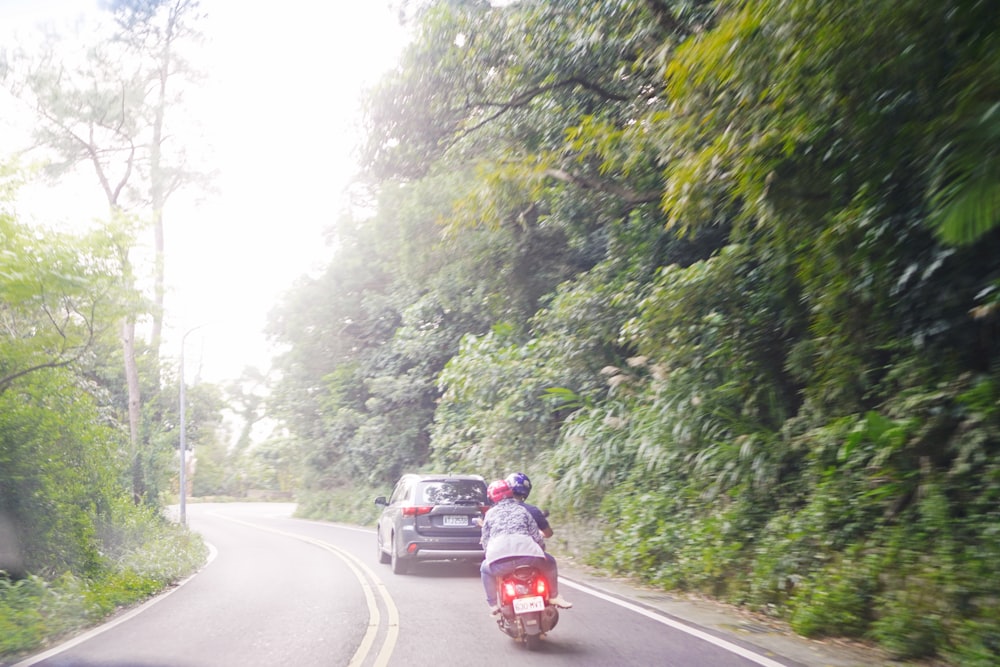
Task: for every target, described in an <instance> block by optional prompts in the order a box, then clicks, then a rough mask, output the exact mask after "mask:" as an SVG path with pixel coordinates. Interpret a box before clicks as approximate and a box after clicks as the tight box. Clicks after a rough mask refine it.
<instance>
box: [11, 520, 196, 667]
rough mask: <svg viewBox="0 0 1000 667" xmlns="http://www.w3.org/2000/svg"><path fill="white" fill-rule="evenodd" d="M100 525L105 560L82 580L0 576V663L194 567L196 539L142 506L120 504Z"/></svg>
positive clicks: (93, 620) (68, 576) (68, 574)
mask: <svg viewBox="0 0 1000 667" xmlns="http://www.w3.org/2000/svg"><path fill="white" fill-rule="evenodd" d="M112 521H113V524H112V523H109V524H108V525H106V526H105V535H104V540H105V541H104V547H105V549H106V553H107V555H108V558H107V559H106V560H104V561H103V562H102V566H101V568H100V569H99V570H97V571H95V572H93V573H91V574H90V575H88V576H85V577H84V576H80V575H77V574H73V573H71V572H64V573H63V574H61V575H59V576H57V577H54V578H51V579H46V578H43V577H40V576H38V575H28V576H26V577H22V578H16V579H15V578H11V577H10V576H9V575H7V574H6V573H3V572H0V658H3V657H12V656H16V655H17V654H18V653H24V652H27V651H31V650H35V649H38V648H40V647H41V646H43V645H44V644H45V643H47V642H51V641H53V640H55V639H58V638H59V637H61V636H64V635H65V634H67V633H70V632H74V631H77V630H80V629H82V628H85V627H87V626H89V625H92V624H93V623H96V622H98V621H100V620H101V619H103V618H105V617H106V616H108V615H110V614H112V613H114V612H116V611H118V610H119V609H120V608H122V607H126V606H129V605H132V604H135V603H137V602H140V601H142V600H144V599H146V598H148V597H149V596H151V595H153V594H155V593H157V592H158V591H160V590H162V589H163V588H164V587H165V586H166V585H168V584H170V583H173V582H176V581H178V580H180V579H181V578H183V577H185V576H187V575H189V574H191V573H192V572H193V571H194V570H196V569H197V568H198V567H200V566H201V565H202V564H203V563H204V561H205V557H206V555H207V549H206V547H205V545H204V543H202V541H201V538H200V537H199V536H197V535H195V534H193V533H190V532H188V531H187V530H185V529H182V528H180V527H179V526H176V525H173V524H168V523H167V522H166V521H165V520H164V519H162V518H161V517H159V516H157V515H156V514H155V513H154V512H153V511H151V510H149V509H148V508H141V507H135V506H133V505H131V504H130V503H129V502H128V501H124V502H122V503H121V504H120V505H119V506H118V507H117V508H116V509H115V511H114V517H113V519H112Z"/></svg>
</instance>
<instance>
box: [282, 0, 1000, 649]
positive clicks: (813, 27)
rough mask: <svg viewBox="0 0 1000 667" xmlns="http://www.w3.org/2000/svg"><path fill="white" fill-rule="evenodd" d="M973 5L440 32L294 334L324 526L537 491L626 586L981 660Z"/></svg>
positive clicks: (995, 397) (379, 100)
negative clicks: (377, 492)
mask: <svg viewBox="0 0 1000 667" xmlns="http://www.w3.org/2000/svg"><path fill="white" fill-rule="evenodd" d="M995 5H996V3H985V2H961V1H958V0H948V1H945V2H940V3H927V2H924V1H922V0H902V1H900V0H849V1H846V2H817V1H814V0H756V1H754V2H721V3H716V2H712V3H708V2H688V1H684V2H680V1H678V2H672V1H668V2H657V3H629V2H619V1H617V0H601V1H597V2H581V1H579V0H559V1H557V2H527V1H526V2H519V3H513V4H511V5H509V6H505V7H503V8H500V7H492V6H490V5H489V3H455V2H432V3H428V4H427V10H426V11H425V12H423V13H420V14H419V15H418V17H417V19H416V24H415V26H414V35H415V38H414V41H413V42H412V44H411V45H410V46H409V48H408V49H407V51H406V53H405V55H404V57H403V59H402V61H401V64H400V67H399V68H398V69H397V70H395V71H394V72H392V73H391V74H390V75H388V76H387V77H386V79H385V80H384V81H383V82H381V83H380V85H379V86H378V87H377V88H376V90H375V91H374V92H373V94H372V97H371V99H370V101H369V107H368V115H367V120H368V122H369V130H370V132H369V137H368V139H369V143H368V146H367V150H366V151H365V153H364V160H365V164H364V167H365V168H366V170H367V171H366V178H368V179H370V182H369V183H368V185H369V186H370V187H371V188H372V193H373V195H374V197H375V199H373V201H376V202H377V206H376V209H377V210H376V212H375V213H374V214H373V216H372V217H371V219H369V220H358V219H350V220H348V221H345V222H344V223H343V224H342V225H341V226H340V228H339V229H338V234H339V237H340V239H341V240H342V247H343V248H344V253H343V255H342V256H339V257H338V258H337V260H336V262H335V263H334V264H332V265H331V268H330V275H329V276H328V277H325V278H324V279H322V280H319V281H316V282H314V283H310V284H308V285H305V286H304V287H303V290H302V291H301V292H299V293H298V294H293V295H292V297H291V300H290V303H289V308H287V310H286V311H285V312H284V313H283V314H282V316H283V317H284V316H287V317H288V318H289V319H288V323H289V324H292V326H289V327H287V328H282V329H281V334H282V337H280V340H282V342H286V343H289V345H290V351H289V354H288V356H287V357H286V358H285V360H284V362H285V364H284V367H283V371H284V372H285V374H286V377H287V378H294V381H291V382H289V383H288V384H287V385H286V387H285V389H284V390H283V391H284V392H285V396H286V398H287V399H288V405H289V406H290V407H291V408H293V409H290V410H289V411H288V412H287V413H286V416H287V418H288V423H289V425H290V426H291V428H292V429H293V431H294V432H295V433H296V435H297V437H300V438H301V439H302V441H303V442H304V443H305V444H304V446H303V450H302V451H303V452H304V454H305V456H306V457H308V467H309V472H308V475H307V477H308V478H309V481H310V484H311V485H312V486H313V489H314V491H316V492H317V496H316V498H317V500H315V501H314V502H315V504H316V506H317V507H319V508H321V511H322V512H324V513H329V512H332V511H335V510H327V509H324V508H325V507H326V505H325V503H326V501H324V500H323V498H325V497H329V496H326V495H324V492H325V491H327V490H330V489H340V488H341V487H342V486H344V485H345V483H346V481H347V480H348V479H357V478H359V477H363V476H367V478H368V479H369V480H373V481H374V480H380V481H382V482H384V483H389V482H391V479H390V477H392V476H393V475H394V474H395V473H398V472H400V471H401V470H403V469H418V468H420V467H421V466H424V465H426V464H429V465H431V466H434V467H436V468H449V469H450V468H455V469H462V470H469V471H471V472H479V473H481V474H485V475H495V474H499V473H501V472H508V471H509V470H510V469H512V468H513V467H520V468H523V469H526V470H538V471H542V470H544V471H545V473H548V474H550V475H551V479H550V480H546V482H545V489H544V490H541V489H540V493H541V496H540V497H542V498H544V499H545V500H546V501H551V503H552V504H553V508H554V509H556V510H558V511H562V512H565V513H566V514H570V515H573V516H575V517H579V518H583V519H585V520H586V519H589V520H591V521H593V522H594V523H595V524H596V525H601V526H606V527H607V528H606V531H605V535H604V538H603V540H601V542H600V544H599V545H598V547H597V548H596V550H595V553H594V554H593V556H592V559H593V561H592V562H594V563H600V564H601V565H604V566H607V567H608V568H610V569H613V570H614V571H615V572H616V573H626V574H632V575H635V576H638V577H640V578H642V579H643V580H645V581H647V582H651V583H654V584H656V585H660V586H666V587H676V588H683V589H688V590H697V591H701V592H705V593H709V594H713V595H718V596H724V597H726V598H727V599H729V600H732V601H735V602H738V603H741V604H745V605H747V606H749V607H751V608H753V609H757V610H762V611H765V612H767V613H770V614H773V615H776V616H780V617H783V618H786V619H788V620H790V621H791V623H792V624H793V626H794V627H795V628H797V629H798V630H799V631H800V632H802V633H804V634H808V635H811V636H824V635H844V634H846V635H851V636H857V637H866V638H872V639H875V640H877V641H879V642H880V643H882V644H883V645H885V646H886V647H888V648H890V649H891V650H893V651H894V652H896V653H897V654H899V655H905V656H909V657H919V656H929V655H933V654H940V655H945V656H948V657H955V658H956V660H957V661H958V662H963V661H966V660H967V661H969V662H970V663H972V664H977V663H979V664H989V662H990V659H991V658H993V657H995V655H994V654H995V653H996V650H997V649H996V628H997V617H996V612H995V607H996V604H995V602H996V600H997V599H998V592H997V590H996V584H995V582H997V581H1000V571H998V569H997V567H998V566H997V563H1000V557H998V553H997V529H996V526H997V525H998V517H997V514H996V509H995V508H996V507H997V501H998V500H1000V490H998V489H1000V481H998V477H997V460H998V459H997V457H998V456H1000V421H998V420H1000V411H998V410H997V407H998V405H1000V403H998V401H1000V392H998V390H997V387H998V386H1000V384H998V383H1000V378H998V375H997V374H998V369H1000V348H998V345H997V342H998V340H1000V339H998V338H997V336H996V333H997V314H998V312H1000V311H998V308H997V303H998V298H997V294H998V290H997V284H998V283H997V279H998V278H997V277H998V275H1000V258H998V256H997V255H996V252H995V247H996V243H997V240H998V239H1000V235H998V232H1000V230H998V229H997V228H996V215H995V212H996V208H997V207H996V201H995V190H996V186H997V180H998V179H997V170H996V162H997V160H996V154H997V142H996V135H997V132H996V129H997V118H998V117H1000V115H998V114H997V111H996V91H997V90H998V86H997V81H998V79H997V71H998V70H997V65H996V63H998V62H1000V58H998V57H997V55H998V52H997V46H998V41H997V35H998V34H1000V9H998V8H997V7H996V6H995ZM293 302H294V303H293ZM543 478H544V476H543ZM337 493H340V491H339V490H338V491H337ZM370 509H371V508H369V510H370ZM348 514H354V511H351V512H348ZM357 515H358V516H361V517H367V516H368V515H367V514H365V513H364V512H363V511H362V510H361V509H360V508H359V509H358V512H357ZM366 520H367V519H366ZM971 637H977V638H976V639H975V640H971V641H970V638H971Z"/></svg>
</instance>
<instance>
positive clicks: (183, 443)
mask: <svg viewBox="0 0 1000 667" xmlns="http://www.w3.org/2000/svg"><path fill="white" fill-rule="evenodd" d="M203 326H205V325H204V324H199V325H198V326H196V327H192V328H190V329H188V330H187V331H185V332H184V335H183V336H181V361H180V381H181V390H180V408H179V411H180V429H181V437H180V445H179V448H178V451H179V453H180V459H181V474H180V488H179V489H178V491H179V492H180V514H181V525H182V526H186V525H187V427H186V425H185V423H184V343H185V342H186V341H187V337H188V334H189V333H191V332H192V331H196V330H197V329H200V328H201V327H203Z"/></svg>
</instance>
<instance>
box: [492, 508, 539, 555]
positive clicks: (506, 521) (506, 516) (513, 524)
mask: <svg viewBox="0 0 1000 667" xmlns="http://www.w3.org/2000/svg"><path fill="white" fill-rule="evenodd" d="M480 541H481V542H482V545H483V548H484V549H485V550H486V559H485V560H486V562H487V563H491V564H492V563H494V562H496V561H498V560H500V559H501V558H510V557H512V556H535V557H538V558H544V557H545V539H544V538H543V537H542V534H541V532H539V530H538V524H537V523H535V520H534V518H532V516H531V513H530V512H528V510H527V509H525V508H524V506H523V505H521V503H520V502H518V501H516V500H514V499H513V498H506V499H504V500H501V501H500V502H498V503H497V504H496V505H494V506H493V507H491V508H490V509H489V511H488V512H486V518H485V519H484V520H483V536H482V539H481V540H480Z"/></svg>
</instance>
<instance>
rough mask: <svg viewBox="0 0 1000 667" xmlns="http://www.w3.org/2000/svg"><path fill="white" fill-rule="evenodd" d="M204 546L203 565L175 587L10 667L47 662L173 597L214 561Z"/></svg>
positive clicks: (210, 550) (213, 552)
mask: <svg viewBox="0 0 1000 667" xmlns="http://www.w3.org/2000/svg"><path fill="white" fill-rule="evenodd" d="M206 546H208V559H207V560H206V561H205V564H204V565H202V566H201V567H200V568H198V570H197V571H196V572H195V573H194V574H191V575H189V576H187V577H186V578H184V579H182V580H181V581H180V582H178V583H177V585H176V586H174V587H173V588H171V589H170V590H168V591H167V592H165V593H160V594H159V595H157V596H156V597H154V598H151V599H149V600H147V601H146V602H144V603H142V604H141V605H139V606H138V607H136V608H135V609H133V610H131V611H129V612H126V613H124V614H122V615H121V616H118V617H116V618H115V619H114V620H111V621H108V622H107V623H105V624H103V625H99V626H97V627H96V628H93V629H91V630H88V631H87V632H84V633H83V634H81V635H77V636H76V637H74V638H73V639H70V640H69V641H67V642H64V643H62V644H60V645H59V646H56V647H54V648H51V649H49V650H48V651H45V652H44V653H39V654H38V655H33V656H31V657H30V658H25V659H24V660H22V661H21V662H17V663H14V664H13V665H11V667H31V665H35V664H38V663H39V662H42V661H43V660H48V659H49V658H51V657H53V656H56V655H59V654H60V653H62V652H63V651H68V650H69V649H71V648H73V647H74V646H79V645H80V644H82V643H83V642H85V641H88V640H90V639H93V638H94V637H96V636H97V635H100V634H103V633H105V632H107V631H108V630H111V629H112V628H115V627H117V626H119V625H121V624H122V623H124V622H126V621H128V620H130V619H132V618H135V617H136V616H138V615H139V614H141V613H142V612H144V611H146V610H147V609H149V608H150V607H152V606H153V605H154V604H156V603H157V602H161V601H163V600H165V599H166V598H168V597H169V596H171V595H173V594H174V593H175V592H176V591H177V590H178V589H180V587H181V586H183V585H184V584H186V583H187V582H189V581H191V580H192V579H194V578H195V576H197V574H198V573H199V572H201V571H202V570H203V569H205V568H206V567H208V566H209V564H210V563H211V562H212V561H213V560H215V557H216V556H217V555H218V553H219V551H218V549H216V548H215V546H214V545H212V544H206Z"/></svg>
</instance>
